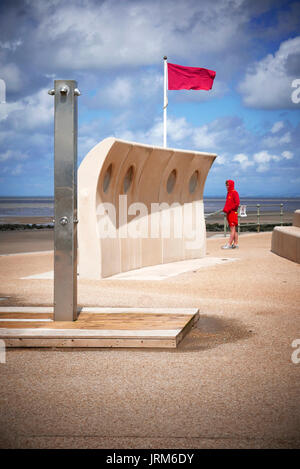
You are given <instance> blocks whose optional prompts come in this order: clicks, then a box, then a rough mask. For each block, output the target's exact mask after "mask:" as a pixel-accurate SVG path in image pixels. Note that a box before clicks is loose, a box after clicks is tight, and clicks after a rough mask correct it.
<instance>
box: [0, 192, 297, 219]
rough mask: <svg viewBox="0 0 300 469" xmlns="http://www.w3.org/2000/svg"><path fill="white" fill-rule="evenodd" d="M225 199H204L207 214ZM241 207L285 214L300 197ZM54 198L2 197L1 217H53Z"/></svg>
mask: <svg viewBox="0 0 300 469" xmlns="http://www.w3.org/2000/svg"><path fill="white" fill-rule="evenodd" d="M224 203H225V198H224V197H206V198H204V212H205V214H208V213H213V212H216V211H218V210H222V208H223V207H224ZM240 203H241V205H246V206H247V212H248V213H249V212H256V207H257V204H260V205H261V211H264V210H268V212H273V211H274V212H279V210H280V204H281V203H282V204H283V210H284V212H294V211H295V210H299V209H300V197H260V198H259V197H258V198H253V197H244V198H243V197H241V201H240ZM53 216H54V198H53V197H0V217H2V218H3V217H5V218H11V219H13V218H15V217H53Z"/></svg>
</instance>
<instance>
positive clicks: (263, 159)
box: [253, 150, 280, 173]
mask: <svg viewBox="0 0 300 469" xmlns="http://www.w3.org/2000/svg"><path fill="white" fill-rule="evenodd" d="M253 159H254V161H255V162H256V163H258V167H257V171H258V172H259V173H262V172H265V171H268V169H269V163H270V162H271V161H279V160H280V157H279V156H277V155H271V154H270V153H269V152H268V151H266V150H262V151H260V152H258V153H255V154H254V155H253Z"/></svg>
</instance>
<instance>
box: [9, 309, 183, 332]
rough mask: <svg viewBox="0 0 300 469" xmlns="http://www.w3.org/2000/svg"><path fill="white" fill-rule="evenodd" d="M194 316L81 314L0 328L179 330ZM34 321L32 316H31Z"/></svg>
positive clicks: (13, 323) (15, 323) (12, 324)
mask: <svg viewBox="0 0 300 469" xmlns="http://www.w3.org/2000/svg"><path fill="white" fill-rule="evenodd" d="M20 316H21V317H20ZM20 316H19V319H21V318H22V319H26V318H28V315H20ZM191 317H192V316H190V315H189V316H187V315H175V314H168V315H160V314H151V315H150V314H148V315H146V316H145V315H143V314H142V313H140V314H138V313H129V314H125V313H124V314H122V313H120V314H118V315H116V314H90V313H81V314H80V315H79V316H78V319H77V321H43V322H35V323H34V324H33V323H31V322H29V321H28V322H27V323H26V322H23V321H22V323H21V322H20V323H19V324H18V322H17V319H16V322H8V321H7V322H5V321H1V322H0V328H32V327H35V328H39V329H97V330H98V329H119V330H123V329H124V330H127V329H134V330H140V329H178V328H180V329H181V328H182V327H184V326H185V324H186V322H187V321H189V320H190V318H191ZM28 319H29V318H28ZM30 319H32V315H30Z"/></svg>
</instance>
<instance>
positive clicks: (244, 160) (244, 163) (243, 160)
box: [233, 153, 254, 170]
mask: <svg viewBox="0 0 300 469" xmlns="http://www.w3.org/2000/svg"><path fill="white" fill-rule="evenodd" d="M233 161H237V162H238V163H240V165H241V168H242V169H243V170H246V169H247V168H248V167H249V166H253V165H254V163H253V161H249V158H248V156H247V155H245V154H244V153H238V154H237V155H235V156H234V158H233Z"/></svg>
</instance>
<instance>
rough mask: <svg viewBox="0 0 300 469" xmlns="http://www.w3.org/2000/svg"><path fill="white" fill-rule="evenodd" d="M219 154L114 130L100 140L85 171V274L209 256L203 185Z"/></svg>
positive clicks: (81, 183) (81, 230) (81, 206)
mask: <svg viewBox="0 0 300 469" xmlns="http://www.w3.org/2000/svg"><path fill="white" fill-rule="evenodd" d="M216 156H217V155H216V154H212V153H202V152H194V151H186V150H176V149H172V148H161V147H155V146H149V145H142V144H140V143H135V142H127V141H123V140H119V139H115V138H112V137H109V138H106V139H105V140H103V141H102V142H100V143H99V144H97V145H96V146H95V147H94V148H93V149H92V150H91V151H90V152H89V153H88V154H87V155H86V157H85V158H84V160H83V161H82V163H81V165H80V167H79V170H78V219H79V223H78V250H79V274H80V277H81V278H94V279H100V278H103V277H108V276H110V275H113V274H116V273H120V272H126V271H128V270H132V269H137V268H140V267H146V266H150V265H156V264H162V263H167V262H174V261H179V260H185V259H193V258H199V257H203V256H204V255H205V248H206V236H205V220H204V208H203V189H204V184H205V180H206V177H207V174H208V171H209V169H210V167H211V165H212V163H213V161H214V160H215V158H216ZM141 204H142V205H141Z"/></svg>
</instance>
